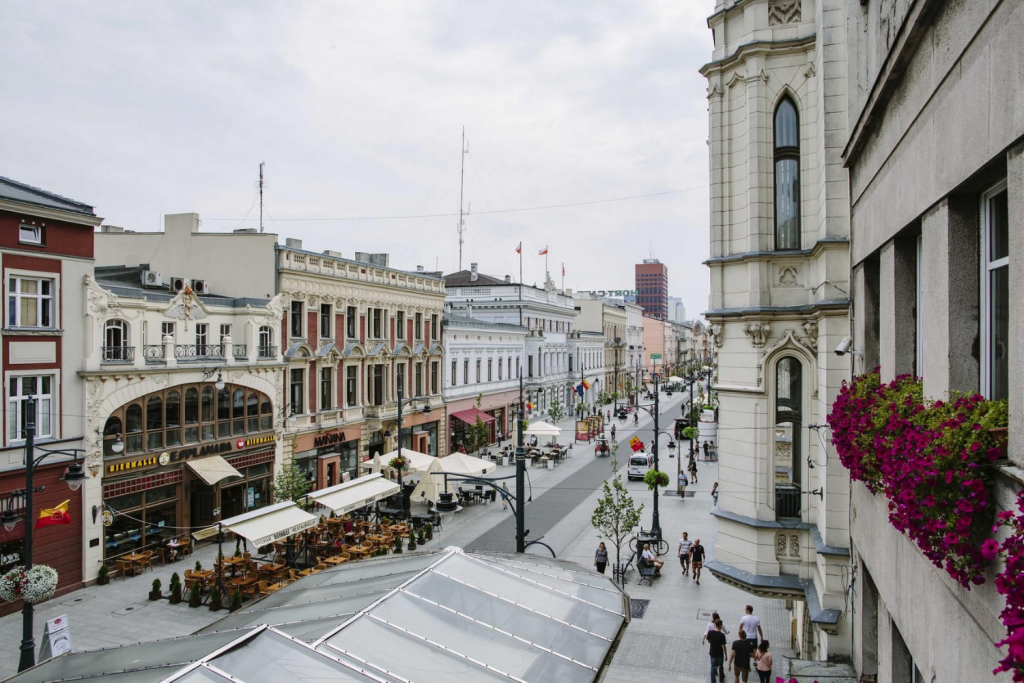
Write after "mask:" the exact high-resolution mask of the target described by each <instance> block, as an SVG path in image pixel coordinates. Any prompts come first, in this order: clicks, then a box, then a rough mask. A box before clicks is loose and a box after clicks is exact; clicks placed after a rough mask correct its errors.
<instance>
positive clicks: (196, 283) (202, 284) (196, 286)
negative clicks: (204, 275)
mask: <svg viewBox="0 0 1024 683" xmlns="http://www.w3.org/2000/svg"><path fill="white" fill-rule="evenodd" d="M192 291H193V292H195V293H196V294H209V293H210V292H211V289H210V281H209V280H193V281H192Z"/></svg>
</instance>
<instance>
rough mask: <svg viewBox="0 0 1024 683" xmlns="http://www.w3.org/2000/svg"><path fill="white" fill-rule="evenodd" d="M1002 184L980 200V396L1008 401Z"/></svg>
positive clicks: (1005, 223)
mask: <svg viewBox="0 0 1024 683" xmlns="http://www.w3.org/2000/svg"><path fill="white" fill-rule="evenodd" d="M1007 200H1008V196H1007V191H1006V181H1005V180H1004V181H1002V182H1001V183H999V184H997V185H995V186H994V187H992V188H991V189H990V190H988V191H987V192H985V193H984V194H983V195H982V198H981V227H982V235H981V304H982V305H981V310H982V315H981V322H982V324H981V342H982V344H981V392H982V393H983V394H984V395H985V396H987V397H988V398H990V399H1005V398H1008V397H1009V393H1010V391H1009V379H1010V363H1009V361H1010V359H1009V341H1010V220H1009V218H1010V216H1009V204H1008V201H1007Z"/></svg>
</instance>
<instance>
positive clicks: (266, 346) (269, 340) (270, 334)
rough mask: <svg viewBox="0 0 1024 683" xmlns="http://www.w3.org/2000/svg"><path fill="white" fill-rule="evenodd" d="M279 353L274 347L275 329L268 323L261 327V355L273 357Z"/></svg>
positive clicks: (261, 356) (262, 356)
mask: <svg viewBox="0 0 1024 683" xmlns="http://www.w3.org/2000/svg"><path fill="white" fill-rule="evenodd" d="M276 355H277V349H275V348H274V330H273V328H271V327H268V326H267V325H264V326H263V327H261V328H260V343H259V357H260V358H273V357H275V356H276Z"/></svg>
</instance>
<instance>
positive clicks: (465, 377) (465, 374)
mask: <svg viewBox="0 0 1024 683" xmlns="http://www.w3.org/2000/svg"><path fill="white" fill-rule="evenodd" d="M462 383H463V384H469V359H468V358H464V359H463V360H462Z"/></svg>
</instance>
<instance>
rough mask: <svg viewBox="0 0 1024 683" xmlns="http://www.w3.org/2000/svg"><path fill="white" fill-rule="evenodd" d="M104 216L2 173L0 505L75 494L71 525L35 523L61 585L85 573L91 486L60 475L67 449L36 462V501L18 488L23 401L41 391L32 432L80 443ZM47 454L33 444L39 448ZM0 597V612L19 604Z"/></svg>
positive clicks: (11, 535)
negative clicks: (87, 283) (96, 239)
mask: <svg viewBox="0 0 1024 683" xmlns="http://www.w3.org/2000/svg"><path fill="white" fill-rule="evenodd" d="M101 220H102V219H101V218H99V217H97V216H96V214H95V213H94V212H93V208H92V207H91V206H88V205H86V204H82V203H81V202H76V201H74V200H71V199H67V198H66V197H61V196H60V195H56V194H53V193H51V192H47V191H45V190H40V189H38V188H35V187H32V186H30V185H25V184H23V183H19V182H16V181H13V180H9V179H7V178H3V177H0V267H2V268H3V289H4V292H3V296H4V321H3V328H2V332H0V366H2V368H3V390H4V397H5V400H4V402H3V408H2V412H3V423H2V427H0V434H2V441H0V510H6V509H8V508H9V507H10V508H13V509H14V511H15V512H16V513H17V514H18V515H19V516H20V517H21V518H22V519H23V520H32V521H34V520H35V518H36V517H38V515H39V511H40V510H42V509H44V508H52V507H56V506H57V505H59V504H60V503H62V502H63V501H65V500H70V506H69V511H70V514H71V520H72V523H71V524H70V525H66V526H65V525H55V526H49V527H46V528H44V529H41V530H39V531H37V532H36V534H35V537H34V543H33V551H34V552H33V562H34V563H35V564H46V565H49V566H51V567H53V568H54V569H56V570H57V572H58V573H59V576H60V579H59V583H58V586H57V591H58V593H64V592H67V591H70V590H74V589H76V588H79V587H81V585H82V582H83V545H84V543H85V540H84V535H83V528H84V525H85V520H84V518H83V517H84V505H83V503H82V501H83V499H84V497H85V495H86V489H87V488H88V485H89V483H91V481H89V482H87V483H86V486H83V487H82V488H81V489H80V490H78V491H72V490H71V489H70V488H69V487H68V486H67V485H66V484H64V483H63V482H62V481H60V478H61V477H62V476H63V474H64V471H65V470H66V469H67V466H68V464H69V462H70V459H68V458H63V457H62V456H51V457H50V458H48V459H46V460H45V461H43V463H42V464H41V466H40V468H39V469H38V470H37V471H36V476H35V480H34V483H35V486H36V487H40V486H45V490H43V491H42V492H38V493H36V494H35V499H34V501H33V508H34V509H33V510H30V511H29V510H25V509H24V499H23V498H22V497H21V496H20V495H12V494H14V493H15V492H17V491H22V490H23V489H24V487H25V468H24V464H23V462H24V450H25V449H24V445H25V432H24V429H25V424H26V422H25V418H26V414H25V406H26V402H27V400H28V398H29V397H30V396H31V397H34V398H35V401H36V416H35V417H36V442H37V444H38V445H39V446H40V447H43V448H47V447H49V448H55V449H61V450H64V449H80V448H83V447H84V446H83V441H84V436H85V435H84V428H83V425H84V424H85V416H84V413H85V406H84V404H85V401H84V398H85V397H84V389H83V384H82V381H81V379H80V378H79V376H78V371H79V370H80V369H81V367H82V365H81V364H82V358H83V342H82V340H83V335H84V331H85V325H84V315H83V309H84V305H85V304H84V301H83V295H82V291H83V281H84V278H85V276H86V275H87V274H89V273H91V272H92V270H93V228H94V227H95V226H96V225H98V224H99V223H100V221H101ZM39 455H41V452H37V453H36V456H37V457H38V456H39ZM24 535H25V522H24V521H22V522H19V523H18V524H17V525H16V526H15V527H14V528H13V529H11V530H10V531H8V530H7V529H5V528H3V527H0V571H3V572H6V571H7V570H9V569H11V568H13V567H15V566H17V565H19V564H21V563H22V561H23V557H24ZM20 608H21V605H20V603H2V602H0V614H8V613H10V612H13V611H15V610H17V609H20Z"/></svg>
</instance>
